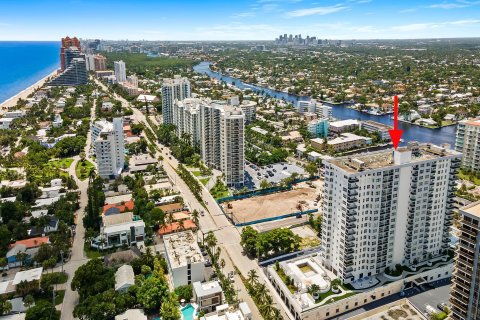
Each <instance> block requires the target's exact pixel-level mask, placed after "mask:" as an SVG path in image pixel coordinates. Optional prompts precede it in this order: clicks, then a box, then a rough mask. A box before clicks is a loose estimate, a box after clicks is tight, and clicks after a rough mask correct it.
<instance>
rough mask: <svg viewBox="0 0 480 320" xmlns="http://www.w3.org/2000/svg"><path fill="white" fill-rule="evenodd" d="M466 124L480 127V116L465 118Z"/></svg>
mask: <svg viewBox="0 0 480 320" xmlns="http://www.w3.org/2000/svg"><path fill="white" fill-rule="evenodd" d="M465 124H468V125H470V126H476V127H480V118H475V119H468V120H465Z"/></svg>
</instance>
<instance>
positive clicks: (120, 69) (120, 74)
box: [113, 60, 127, 83]
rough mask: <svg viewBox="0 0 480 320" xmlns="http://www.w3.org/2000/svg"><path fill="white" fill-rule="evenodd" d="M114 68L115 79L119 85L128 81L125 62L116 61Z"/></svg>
mask: <svg viewBox="0 0 480 320" xmlns="http://www.w3.org/2000/svg"><path fill="white" fill-rule="evenodd" d="M113 68H114V70H115V79H116V80H117V82H118V83H122V82H125V81H127V70H126V68H125V62H123V61H122V60H120V61H114V62H113Z"/></svg>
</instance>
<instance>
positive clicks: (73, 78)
mask: <svg viewBox="0 0 480 320" xmlns="http://www.w3.org/2000/svg"><path fill="white" fill-rule="evenodd" d="M66 52H68V51H66ZM87 82H88V72H87V67H86V65H85V59H84V58H73V59H72V60H71V61H70V63H69V65H68V66H67V67H66V68H65V70H64V71H63V72H62V73H60V74H59V75H58V76H57V77H55V78H54V79H52V80H51V81H50V82H49V85H51V86H77V85H81V84H86V83H87Z"/></svg>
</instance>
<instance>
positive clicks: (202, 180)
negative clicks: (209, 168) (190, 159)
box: [200, 178, 210, 186]
mask: <svg viewBox="0 0 480 320" xmlns="http://www.w3.org/2000/svg"><path fill="white" fill-rule="evenodd" d="M209 180H210V178H202V179H200V182H201V183H202V184H203V185H204V186H206V185H207V183H208V181H209Z"/></svg>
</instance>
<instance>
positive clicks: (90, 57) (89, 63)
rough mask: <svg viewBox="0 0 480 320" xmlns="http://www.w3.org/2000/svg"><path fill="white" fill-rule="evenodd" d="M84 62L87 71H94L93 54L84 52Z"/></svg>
mask: <svg viewBox="0 0 480 320" xmlns="http://www.w3.org/2000/svg"><path fill="white" fill-rule="evenodd" d="M85 63H86V66H87V70H88V71H95V55H93V54H86V55H85Z"/></svg>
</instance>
